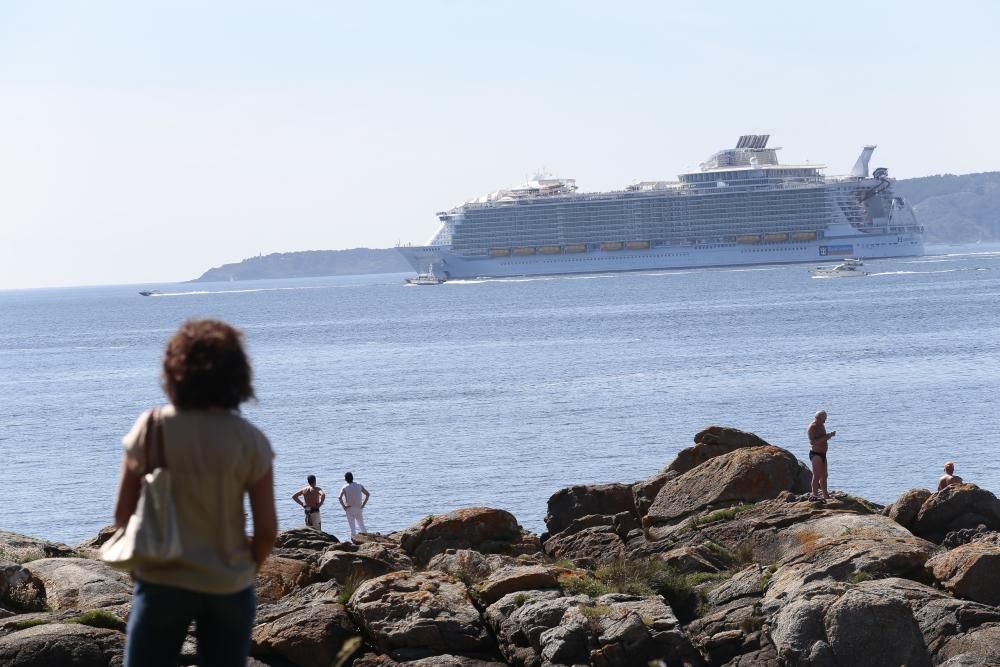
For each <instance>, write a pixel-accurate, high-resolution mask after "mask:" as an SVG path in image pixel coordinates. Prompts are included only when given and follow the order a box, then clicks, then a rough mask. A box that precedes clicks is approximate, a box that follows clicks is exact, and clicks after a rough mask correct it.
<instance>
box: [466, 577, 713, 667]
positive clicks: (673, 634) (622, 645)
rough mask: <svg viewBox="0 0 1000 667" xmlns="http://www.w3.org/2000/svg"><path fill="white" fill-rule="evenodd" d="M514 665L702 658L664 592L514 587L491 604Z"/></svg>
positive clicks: (492, 619) (490, 616)
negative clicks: (583, 592)
mask: <svg viewBox="0 0 1000 667" xmlns="http://www.w3.org/2000/svg"><path fill="white" fill-rule="evenodd" d="M486 620H487V622H488V623H489V624H490V627H491V628H492V629H493V631H494V633H495V635H496V637H497V642H498V644H499V646H500V651H501V653H502V654H503V656H504V658H505V659H506V661H507V663H508V664H510V665H518V666H526V667H541V666H543V665H578V664H591V665H623V666H624V665H645V664H647V663H649V662H650V661H653V660H664V661H666V663H667V664H670V665H681V664H693V663H697V662H698V660H697V654H696V652H695V651H694V649H693V647H692V646H691V643H690V641H689V640H688V638H687V636H686V635H685V634H684V632H683V630H682V629H681V625H680V623H679V622H678V620H677V617H676V616H674V613H673V611H672V610H671V609H670V607H669V606H668V605H667V604H666V603H665V602H664V601H663V598H661V597H659V596H651V597H637V596H631V595H621V594H612V595H604V596H601V597H599V598H597V599H596V600H595V599H592V598H589V597H587V596H564V595H562V594H561V593H560V592H559V591H556V590H544V591H543V590H535V591H525V592H519V593H511V594H508V595H505V596H504V597H502V598H500V599H499V600H497V601H496V602H495V603H494V604H492V605H490V607H489V608H488V609H487V610H486Z"/></svg>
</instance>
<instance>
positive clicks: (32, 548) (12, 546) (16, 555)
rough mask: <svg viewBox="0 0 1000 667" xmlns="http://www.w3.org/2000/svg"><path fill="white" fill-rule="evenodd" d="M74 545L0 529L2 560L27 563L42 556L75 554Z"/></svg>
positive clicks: (0, 556) (53, 556)
mask: <svg viewBox="0 0 1000 667" xmlns="http://www.w3.org/2000/svg"><path fill="white" fill-rule="evenodd" d="M75 555H76V551H75V550H74V549H73V547H71V546H69V545H66V544H63V543H62V542H49V541H48V540H40V539H38V538H37V537H29V536H28V535H21V534H20V533H11V532H9V531H6V530H0V560H5V561H11V562H14V563H26V562H28V561H32V560H38V559H40V558H63V557H69V556H75Z"/></svg>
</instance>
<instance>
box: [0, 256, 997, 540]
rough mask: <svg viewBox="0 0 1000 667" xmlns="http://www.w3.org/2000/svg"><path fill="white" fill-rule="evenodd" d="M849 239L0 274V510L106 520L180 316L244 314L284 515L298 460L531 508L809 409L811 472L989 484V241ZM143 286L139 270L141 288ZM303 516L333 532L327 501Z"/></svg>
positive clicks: (315, 469)
mask: <svg viewBox="0 0 1000 667" xmlns="http://www.w3.org/2000/svg"><path fill="white" fill-rule="evenodd" d="M939 250H940V252H941V253H942V254H940V255H935V256H928V257H925V258H922V259H908V260H882V261H871V262H869V263H868V264H869V266H868V269H869V270H871V271H872V272H873V274H874V275H872V276H871V277H869V278H864V279H853V280H844V279H840V280H831V279H826V280H823V279H811V278H810V277H809V276H808V273H807V270H806V267H804V266H801V265H799V266H782V267H767V268H758V269H750V270H693V271H681V272H669V273H668V272H663V273H635V274H617V275H604V276H588V277H562V278H543V279H520V280H502V281H492V282H476V281H470V282H464V283H448V284H445V285H442V286H439V287H406V286H403V285H402V284H401V282H402V276H399V275H390V276H385V275H383V276H367V277H347V278H324V279H307V280H285V281H260V282H252V283H225V284H223V283H217V284H202V285H189V284H180V285H160V286H158V287H159V288H160V289H163V290H166V291H169V292H170V295H167V296H160V297H152V298H143V297H141V296H139V295H138V294H137V293H136V292H137V289H139V287H136V286H116V287H96V288H74V289H53V290H28V291H14V292H0V458H2V463H0V528H2V529H7V530H14V531H18V532H23V533H29V534H34V535H40V536H45V537H48V538H52V539H59V540H63V541H66V542H70V543H74V542H77V541H80V540H82V539H84V538H86V537H88V536H90V535H92V534H93V533H94V532H95V531H96V530H97V529H98V528H99V527H101V526H102V525H105V524H107V523H109V520H110V516H111V508H112V502H113V497H114V491H115V479H116V473H117V470H118V465H119V457H120V449H119V439H120V438H121V436H122V434H123V433H125V431H127V430H128V428H129V427H130V426H131V424H132V422H133V420H134V419H135V417H136V415H137V414H138V413H139V412H140V411H141V410H143V409H144V408H146V407H148V406H150V405H152V404H155V403H157V402H159V401H161V400H162V395H161V392H160V390H159V384H158V383H159V363H160V355H161V353H162V348H163V344H164V342H165V341H166V339H167V338H168V336H169V335H170V334H171V333H172V332H173V330H174V329H175V328H176V326H177V325H178V324H179V323H180V322H181V321H182V320H184V319H185V318H188V317H192V316H211V317H220V318H223V319H225V320H228V321H230V322H232V323H234V324H236V325H238V326H240V327H241V328H243V329H244V330H245V332H246V334H247V338H248V345H249V349H250V352H251V355H252V357H253V362H254V366H255V371H256V380H255V383H256V388H257V393H258V396H259V403H258V404H256V405H251V406H249V407H248V408H247V409H246V413H247V415H248V416H249V418H250V419H251V420H253V421H254V422H255V423H256V424H258V425H259V426H260V427H261V428H262V429H263V430H264V431H265V432H266V433H267V434H268V435H269V437H270V438H271V440H272V442H273V444H274V446H275V449H276V451H277V454H278V458H277V461H276V480H277V496H278V504H279V516H280V520H281V523H282V526H283V527H289V526H292V525H297V524H298V523H299V522H300V520H301V518H300V514H299V512H298V511H296V510H297V508H298V506H297V505H294V504H293V503H292V502H291V501H290V500H287V498H288V496H290V495H291V493H292V492H293V491H294V490H295V489H297V488H298V487H299V486H301V485H302V483H303V481H304V478H305V476H306V475H307V474H308V473H315V474H316V475H317V476H318V477H319V481H320V484H321V485H323V486H326V487H327V488H328V489H339V486H340V483H341V482H340V480H341V478H342V475H343V472H344V471H346V470H352V471H354V473H355V475H356V476H357V478H358V480H359V481H361V482H363V483H364V484H365V485H366V486H367V487H368V488H369V490H371V492H372V494H373V495H372V500H371V503H370V505H369V508H368V511H367V512H366V514H367V522H368V527H369V528H370V529H373V530H381V531H388V530H392V529H397V528H402V527H405V526H406V525H408V524H410V523H411V522H413V521H415V520H417V519H419V518H421V517H423V516H425V515H427V514H430V513H441V512H445V511H448V510H451V509H454V508H456V507H460V506H468V505H489V506H495V507H503V508H506V509H509V510H510V511H512V512H513V513H514V514H515V515H516V516H517V517H518V519H520V521H521V522H522V524H523V525H525V526H526V527H528V528H530V529H533V530H536V531H541V530H542V529H543V526H542V518H543V517H544V515H545V510H546V506H545V502H546V500H547V499H548V497H549V496H550V495H551V494H552V493H553V492H555V491H556V490H558V489H559V488H561V487H563V486H567V485H571V484H579V483H591V482H609V481H633V480H636V479H640V478H644V477H647V476H648V475H650V474H652V473H654V472H656V471H657V470H658V469H660V468H661V467H663V466H664V465H665V464H666V463H668V462H669V461H670V460H671V459H672V458H673V456H674V454H675V453H676V452H677V450H679V449H680V448H682V447H685V446H687V445H689V444H690V442H691V438H692V436H693V435H694V433H695V432H697V431H698V430H700V429H701V428H702V427H704V426H705V425H707V424H712V423H720V424H729V425H733V426H737V427H739V428H743V429H747V430H751V431H754V432H756V433H758V434H759V435H761V436H762V437H764V438H766V439H767V440H769V441H771V442H772V443H774V444H778V445H781V446H784V447H787V448H789V449H791V450H792V451H794V452H795V453H796V454H797V455H800V456H802V455H804V453H805V451H806V450H807V445H806V440H805V427H806V425H807V423H808V422H809V420H810V418H811V416H812V414H813V413H814V412H815V411H816V410H817V409H819V408H821V407H823V408H826V409H827V410H828V411H829V413H830V419H829V427H830V428H832V429H836V430H837V431H838V433H839V436H838V437H837V438H836V439H834V440H833V442H832V443H831V453H830V469H831V478H830V480H831V482H830V483H831V488H837V489H844V490H848V491H851V492H852V493H858V494H861V495H864V496H866V497H869V498H872V499H874V500H877V501H880V502H887V501H891V500H892V499H894V498H895V497H896V496H897V495H898V494H899V493H900V492H901V491H902V490H904V489H907V488H910V487H913V486H929V485H932V484H933V483H934V482H935V480H936V478H937V475H938V474H940V468H941V465H942V463H943V462H944V461H945V460H946V459H954V460H955V461H956V462H957V468H958V473H959V474H960V475H962V476H963V477H964V478H965V479H966V480H968V481H974V482H976V483H978V484H980V485H981V486H984V487H987V488H990V489H992V490H993V491H994V492H997V491H1000V463H998V461H997V457H996V455H995V449H996V437H997V435H996V434H997V433H998V432H1000V417H998V410H997V408H998V399H997V396H998V395H1000V309H998V305H1000V247H997V246H988V247H984V246H973V247H969V248H961V249H957V248H948V249H939ZM144 287H147V286H144ZM324 527H325V528H327V530H331V531H332V532H335V533H337V534H340V535H343V533H344V532H345V529H346V522H345V521H344V520H343V518H342V516H341V515H338V514H337V513H335V512H334V511H333V509H332V508H331V509H330V510H329V511H328V512H326V514H325V517H324Z"/></svg>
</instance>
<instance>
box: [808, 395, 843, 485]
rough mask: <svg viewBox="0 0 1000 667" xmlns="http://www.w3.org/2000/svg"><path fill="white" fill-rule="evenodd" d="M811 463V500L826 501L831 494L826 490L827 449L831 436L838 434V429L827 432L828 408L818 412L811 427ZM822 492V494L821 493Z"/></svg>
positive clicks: (809, 432)
mask: <svg viewBox="0 0 1000 667" xmlns="http://www.w3.org/2000/svg"><path fill="white" fill-rule="evenodd" d="M807 433H808V434H809V463H810V464H811V465H812V474H813V476H812V493H811V494H810V496H809V500H819V501H820V502H826V501H827V500H829V499H830V494H829V492H828V491H827V490H826V474H827V468H826V450H827V448H828V443H829V442H830V438H832V437H833V436H835V435H837V432H836V431H830V432H829V433H827V432H826V410H820V411H819V412H817V413H816V416H815V417H814V418H813V421H812V423H811V424H809V429H808V431H807ZM820 494H822V496H821V495H820Z"/></svg>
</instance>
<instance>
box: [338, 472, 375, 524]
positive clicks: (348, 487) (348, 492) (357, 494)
mask: <svg viewBox="0 0 1000 667" xmlns="http://www.w3.org/2000/svg"><path fill="white" fill-rule="evenodd" d="M344 481H346V482H347V484H345V485H344V486H343V488H342V489H340V496H339V497H338V500H340V506H341V507H343V508H344V513H345V514H347V525H348V526H349V527H350V529H351V537H354V536H355V535H357V534H358V533H367V532H368V529H367V528H365V517H364V515H363V514H362V512H361V511H362V510H363V509H364V508H365V505H367V504H368V496H369V495H370V494H369V493H368V489H366V488H365V487H363V486H361V485H360V484H358V483H357V482H355V481H354V475H353V474H352V473H349V472H348V473H344ZM358 528H360V530H358Z"/></svg>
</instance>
